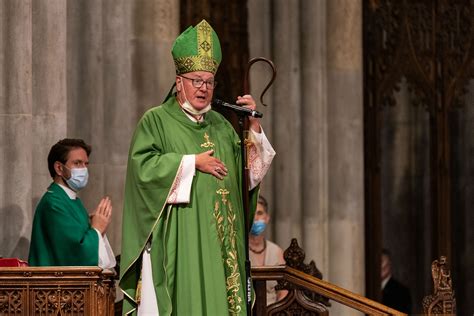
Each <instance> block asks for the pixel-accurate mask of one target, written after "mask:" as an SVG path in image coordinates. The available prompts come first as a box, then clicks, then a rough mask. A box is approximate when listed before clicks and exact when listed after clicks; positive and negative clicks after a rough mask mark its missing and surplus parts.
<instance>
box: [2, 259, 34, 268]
mask: <svg viewBox="0 0 474 316" xmlns="http://www.w3.org/2000/svg"><path fill="white" fill-rule="evenodd" d="M27 266H28V262H26V261H23V260H20V259H18V258H0V267H27Z"/></svg>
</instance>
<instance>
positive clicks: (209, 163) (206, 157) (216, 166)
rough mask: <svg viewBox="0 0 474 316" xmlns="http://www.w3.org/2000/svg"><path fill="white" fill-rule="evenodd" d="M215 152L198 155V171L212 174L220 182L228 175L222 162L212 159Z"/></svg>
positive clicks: (209, 151) (210, 151)
mask: <svg viewBox="0 0 474 316" xmlns="http://www.w3.org/2000/svg"><path fill="white" fill-rule="evenodd" d="M213 154H214V150H208V151H206V152H203V153H201V154H196V169H197V170H199V171H201V172H204V173H209V174H212V175H213V176H214V177H216V178H217V179H219V180H222V179H224V176H226V175H227V168H226V166H225V165H224V163H223V162H222V161H220V160H219V159H217V158H215V157H212V155H213Z"/></svg>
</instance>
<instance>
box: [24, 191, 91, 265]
mask: <svg viewBox="0 0 474 316" xmlns="http://www.w3.org/2000/svg"><path fill="white" fill-rule="evenodd" d="M98 262H99V236H98V235H97V231H96V230H95V229H93V228H92V227H91V225H90V222H89V215H88V214H87V210H86V209H85V208H84V206H83V205H82V202H81V200H80V199H79V198H76V199H75V200H71V199H70V198H69V196H68V195H67V193H66V192H65V191H64V190H63V189H62V188H61V187H60V186H59V185H58V184H56V183H54V182H53V183H52V184H51V185H50V186H49V188H48V191H46V193H45V194H44V195H43V197H42V198H41V200H40V202H39V204H38V206H37V207H36V211H35V217H34V220H33V230H32V232H31V244H30V254H29V258H28V263H29V265H30V266H97V264H98Z"/></svg>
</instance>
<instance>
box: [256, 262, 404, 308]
mask: <svg viewBox="0 0 474 316" xmlns="http://www.w3.org/2000/svg"><path fill="white" fill-rule="evenodd" d="M252 280H253V281H254V282H255V291H256V295H257V299H256V303H255V305H254V310H255V315H258V316H260V315H270V314H272V313H271V312H270V310H269V309H270V308H271V306H273V308H271V310H272V311H276V310H277V309H278V310H280V311H282V310H286V308H287V307H288V306H289V305H290V304H293V303H294V302H295V301H297V300H298V298H302V297H304V295H302V294H301V292H302V289H305V290H309V291H311V292H313V293H317V294H319V295H322V296H323V297H326V298H329V299H331V300H334V301H336V302H339V303H341V304H343V305H345V306H348V307H351V308H353V309H356V310H358V311H361V312H363V313H365V314H368V315H400V316H401V315H406V314H404V313H402V312H399V311H396V310H394V309H391V308H389V307H387V306H385V305H382V304H380V303H378V302H375V301H372V300H370V299H368V298H365V297H363V296H361V295H358V294H355V293H353V292H351V291H348V290H346V289H343V288H341V287H338V286H336V285H334V284H331V283H329V282H326V281H324V280H320V279H318V278H316V277H314V276H311V275H309V274H306V273H304V272H301V271H298V270H296V269H294V268H291V267H288V266H272V267H270V266H266V267H253V268H252ZM267 280H277V281H278V280H284V281H286V282H288V283H291V284H293V285H296V287H297V288H299V289H293V290H291V291H290V293H289V295H287V297H285V298H284V299H283V300H282V301H279V302H277V303H275V304H273V305H271V306H268V307H267V306H266V297H265V296H266V289H265V281H267ZM300 302H301V300H300ZM301 305H302V306H301V308H302V309H305V308H306V306H305V305H307V304H304V303H303V304H301ZM316 306H319V311H320V312H319V313H315V314H316V315H319V314H320V315H325V314H329V312H328V313H324V311H322V309H323V308H325V307H324V306H323V304H320V303H315V304H313V306H312V307H311V306H308V307H309V308H317V307H316Z"/></svg>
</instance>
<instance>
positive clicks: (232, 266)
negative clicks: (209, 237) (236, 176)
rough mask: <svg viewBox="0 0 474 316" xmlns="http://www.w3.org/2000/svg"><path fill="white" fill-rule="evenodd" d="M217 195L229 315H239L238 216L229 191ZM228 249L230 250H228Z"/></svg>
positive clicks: (240, 302)
mask: <svg viewBox="0 0 474 316" xmlns="http://www.w3.org/2000/svg"><path fill="white" fill-rule="evenodd" d="M216 193H217V195H220V199H221V201H216V202H215V204H214V218H215V220H216V227H217V236H218V237H219V241H220V243H221V251H222V261H223V263H225V266H224V270H225V274H226V276H227V278H226V289H227V301H228V303H229V315H238V314H239V313H240V312H241V311H242V302H243V300H242V298H241V297H240V296H239V289H240V282H239V280H240V272H239V263H238V255H237V246H236V235H237V232H236V230H235V226H234V223H235V219H236V215H235V213H234V211H233V209H232V204H231V203H230V201H229V200H228V199H227V195H228V194H229V193H230V192H229V191H228V190H227V189H225V188H221V189H219V190H217V191H216ZM221 203H222V206H223V208H224V209H225V208H227V229H226V227H225V225H224V222H225V218H224V216H223V215H222V212H221V210H220V204H221ZM226 230H227V231H228V234H227V236H229V237H228V240H227V243H226V240H225V236H226V234H225V231H226ZM226 244H227V246H228V247H226ZM226 248H228V250H226Z"/></svg>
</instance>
